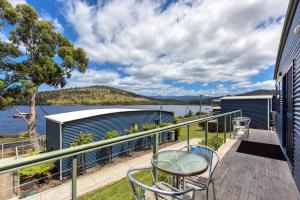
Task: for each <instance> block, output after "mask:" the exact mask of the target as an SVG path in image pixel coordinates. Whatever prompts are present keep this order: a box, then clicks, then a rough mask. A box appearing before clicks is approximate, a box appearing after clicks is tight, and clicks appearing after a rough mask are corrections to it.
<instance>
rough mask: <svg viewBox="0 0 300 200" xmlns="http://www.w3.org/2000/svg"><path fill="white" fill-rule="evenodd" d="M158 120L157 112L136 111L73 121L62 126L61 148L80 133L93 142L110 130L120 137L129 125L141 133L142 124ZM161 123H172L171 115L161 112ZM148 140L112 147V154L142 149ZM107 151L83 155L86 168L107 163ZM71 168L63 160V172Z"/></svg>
mask: <svg viewBox="0 0 300 200" xmlns="http://www.w3.org/2000/svg"><path fill="white" fill-rule="evenodd" d="M159 119H160V115H159V111H158V112H157V111H155V112H154V111H137V112H121V113H112V114H106V115H100V116H95V117H89V118H85V119H80V120H75V121H72V122H67V123H65V124H64V128H63V148H68V147H69V146H70V143H71V142H72V141H74V139H75V138H76V137H77V136H78V135H79V134H80V132H90V133H92V134H93V135H94V139H95V141H99V140H102V138H103V137H104V136H105V134H106V133H107V132H108V131H111V130H117V131H118V132H119V133H120V134H121V135H124V133H125V130H126V129H129V126H130V123H133V122H134V123H138V125H139V130H140V131H142V125H143V124H144V123H155V121H156V120H159ZM161 120H162V122H173V113H171V112H164V111H163V112H162V115H161ZM167 139H168V133H163V134H162V135H161V140H163V141H164V140H167ZM149 142H150V140H149V138H143V139H138V140H136V141H133V142H131V143H130V144H128V143H127V142H126V143H123V144H118V145H115V146H113V149H112V150H113V154H114V155H115V156H118V155H122V154H125V153H127V149H128V145H130V146H129V148H135V149H138V148H142V147H145V146H149ZM106 151H107V150H97V151H94V152H89V153H87V154H86V155H85V157H86V158H85V159H86V167H91V166H94V165H95V164H99V163H103V162H105V161H107V159H108V157H107V153H106ZM70 166H71V162H70V159H64V161H63V169H62V170H63V171H66V174H68V172H69V169H70Z"/></svg>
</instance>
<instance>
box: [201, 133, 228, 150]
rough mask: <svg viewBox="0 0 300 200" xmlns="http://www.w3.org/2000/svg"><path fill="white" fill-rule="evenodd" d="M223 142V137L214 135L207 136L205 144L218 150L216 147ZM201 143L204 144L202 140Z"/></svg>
mask: <svg viewBox="0 0 300 200" xmlns="http://www.w3.org/2000/svg"><path fill="white" fill-rule="evenodd" d="M223 142H224V140H223V138H221V137H219V136H216V135H215V136H213V137H210V138H208V141H207V145H208V146H209V147H211V148H213V149H215V150H218V148H219V147H220V146H221V145H222V144H223ZM201 144H203V145H204V144H205V141H204V140H202V141H201Z"/></svg>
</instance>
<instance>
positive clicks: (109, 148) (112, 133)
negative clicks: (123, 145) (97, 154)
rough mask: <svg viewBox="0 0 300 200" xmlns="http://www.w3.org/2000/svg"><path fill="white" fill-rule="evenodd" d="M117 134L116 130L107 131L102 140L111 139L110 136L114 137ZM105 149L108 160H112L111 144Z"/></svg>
mask: <svg viewBox="0 0 300 200" xmlns="http://www.w3.org/2000/svg"><path fill="white" fill-rule="evenodd" d="M118 136H119V132H118V131H116V130H112V131H108V132H107V133H106V134H105V136H104V137H103V140H108V139H112V138H116V137H118ZM106 149H107V154H109V162H110V163H111V162H113V159H112V153H113V152H112V146H110V147H108V148H106Z"/></svg>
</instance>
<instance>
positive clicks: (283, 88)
mask: <svg viewBox="0 0 300 200" xmlns="http://www.w3.org/2000/svg"><path fill="white" fill-rule="evenodd" d="M299 25H300V4H299V0H290V3H289V6H288V10H287V14H286V16H285V22H284V25H283V30H282V34H281V39H280V44H279V48H278V53H277V58H276V64H275V71H274V79H275V81H276V129H277V133H278V137H279V140H280V142H281V144H282V147H283V150H284V152H285V153H286V155H287V157H288V161H289V165H290V168H291V171H292V173H293V176H294V179H295V181H296V184H297V186H298V189H300V26H299Z"/></svg>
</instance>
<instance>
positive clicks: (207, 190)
mask: <svg viewBox="0 0 300 200" xmlns="http://www.w3.org/2000/svg"><path fill="white" fill-rule="evenodd" d="M208 192H209V185H208V187H207V188H206V200H208Z"/></svg>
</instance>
